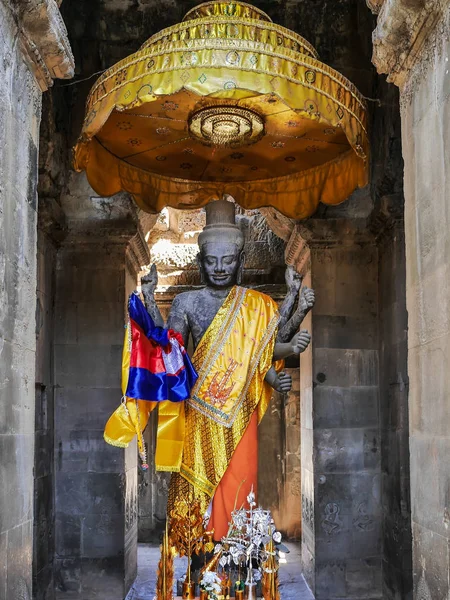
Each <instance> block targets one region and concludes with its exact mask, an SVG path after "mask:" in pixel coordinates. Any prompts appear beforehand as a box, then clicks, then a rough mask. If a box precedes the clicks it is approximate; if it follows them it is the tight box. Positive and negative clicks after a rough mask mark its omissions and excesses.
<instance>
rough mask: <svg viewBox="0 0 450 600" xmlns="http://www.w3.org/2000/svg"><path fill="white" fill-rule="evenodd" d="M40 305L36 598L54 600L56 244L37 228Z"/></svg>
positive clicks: (34, 577) (35, 468)
mask: <svg viewBox="0 0 450 600" xmlns="http://www.w3.org/2000/svg"><path fill="white" fill-rule="evenodd" d="M37 250H38V251H37V299H36V300H37V306H36V336H37V337H36V414H35V455H34V531H33V597H34V598H35V599H36V600H53V598H54V597H55V590H54V579H53V556H54V551H55V512H54V485H55V479H54V452H53V448H54V392H55V388H54V369H53V339H54V321H55V319H54V298H55V265H56V252H57V248H56V246H55V244H54V242H53V241H52V239H51V238H50V236H49V235H48V234H47V233H45V232H44V231H43V230H42V229H39V230H38V248H37Z"/></svg>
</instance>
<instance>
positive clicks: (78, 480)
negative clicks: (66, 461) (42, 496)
mask: <svg viewBox="0 0 450 600" xmlns="http://www.w3.org/2000/svg"><path fill="white" fill-rule="evenodd" d="M55 484H56V504H57V507H58V510H59V507H61V508H63V509H64V512H65V513H67V514H72V515H82V514H85V513H86V505H87V504H88V506H89V507H90V512H91V514H98V515H101V514H102V513H104V512H106V513H108V514H110V515H118V514H123V510H124V508H123V498H124V489H123V485H124V480H123V477H122V476H121V475H120V474H118V473H56V476H55Z"/></svg>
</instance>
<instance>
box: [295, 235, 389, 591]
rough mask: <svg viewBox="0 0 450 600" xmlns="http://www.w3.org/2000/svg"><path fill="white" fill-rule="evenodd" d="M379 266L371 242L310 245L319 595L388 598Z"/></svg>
mask: <svg viewBox="0 0 450 600" xmlns="http://www.w3.org/2000/svg"><path fill="white" fill-rule="evenodd" d="M377 267H378V265H377V253H376V248H375V247H374V246H372V245H370V244H368V245H362V246H347V247H337V248H320V247H313V248H312V249H311V277H312V286H313V288H315V290H316V293H317V303H316V306H315V307H314V312H313V320H312V331H313V348H312V369H313V370H312V380H313V394H312V401H313V410H312V431H311V434H312V435H313V441H312V443H313V447H314V452H313V455H312V459H311V461H312V471H313V473H314V500H313V504H314V509H313V510H314V515H315V521H314V529H315V530H314V545H315V551H314V563H315V581H314V586H315V594H316V598H317V599H318V600H322V599H323V600H330V599H331V598H371V599H372V598H373V599H375V598H381V597H382V592H381V555H382V546H381V527H382V517H381V505H380V485H381V481H380V467H381V452H380V436H379V421H378V419H379V417H378V414H379V413H378V410H379V407H378V347H377V345H378V338H377V310H378V306H377V303H378V302H377V292H378V286H377V279H378V272H377V270H378V269H377ZM302 459H303V457H302ZM310 485H311V484H310Z"/></svg>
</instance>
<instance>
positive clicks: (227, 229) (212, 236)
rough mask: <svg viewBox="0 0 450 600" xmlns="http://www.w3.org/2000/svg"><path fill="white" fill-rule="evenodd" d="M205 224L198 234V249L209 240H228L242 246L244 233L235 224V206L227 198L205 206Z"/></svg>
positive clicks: (239, 246)
mask: <svg viewBox="0 0 450 600" xmlns="http://www.w3.org/2000/svg"><path fill="white" fill-rule="evenodd" d="M205 211H206V225H205V227H204V229H203V231H202V232H201V233H200V235H199V236H198V245H199V247H200V250H201V249H202V248H203V246H204V245H205V244H208V243H211V242H229V243H232V244H235V245H236V246H238V248H239V249H240V250H242V248H243V247H244V234H243V233H242V231H241V230H240V229H239V227H238V225H236V220H235V206H234V203H233V202H229V201H228V200H215V201H214V202H210V203H209V204H207V205H206V207H205Z"/></svg>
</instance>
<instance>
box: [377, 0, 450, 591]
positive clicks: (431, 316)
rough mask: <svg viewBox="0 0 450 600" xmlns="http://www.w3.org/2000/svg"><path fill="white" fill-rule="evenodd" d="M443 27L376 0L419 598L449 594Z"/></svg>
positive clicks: (449, 262) (448, 115)
mask: <svg viewBox="0 0 450 600" xmlns="http://www.w3.org/2000/svg"><path fill="white" fill-rule="evenodd" d="M449 31H450V6H449V3H448V1H442V2H441V1H439V2H432V3H423V2H418V3H414V2H405V1H404V0H403V1H401V0H392V1H390V2H387V1H386V2H385V3H384V5H383V8H382V9H381V12H380V14H379V17H378V23H377V29H376V30H375V32H374V42H375V48H374V63H375V65H376V66H377V69H378V71H379V72H380V73H387V74H388V80H390V81H393V82H394V83H395V84H396V85H398V86H399V88H400V103H401V118H402V147H403V158H404V163H405V169H404V189H405V241H406V283H407V285H406V299H407V310H408V373H409V386H410V388H409V389H410V397H409V427H410V440H409V442H410V464H411V512H412V533H413V580H414V598H417V599H418V600H438V599H441V598H442V599H447V598H448V597H449V595H450V586H449V581H450V528H449V523H450V516H449V515H450V508H449V481H450V462H449V455H450V434H449V431H450V409H449V395H450V369H449V361H450V287H449V281H450V277H449V274H450V252H449V234H448V232H449V227H450V214H449V191H448V156H449V152H450V145H449V144H450V143H449V136H448V124H449V122H450V96H449V66H448V65H449V63H448V56H449V53H450V42H449V35H448V32H449ZM405 485H406V486H407V485H408V480H407V478H405Z"/></svg>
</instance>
